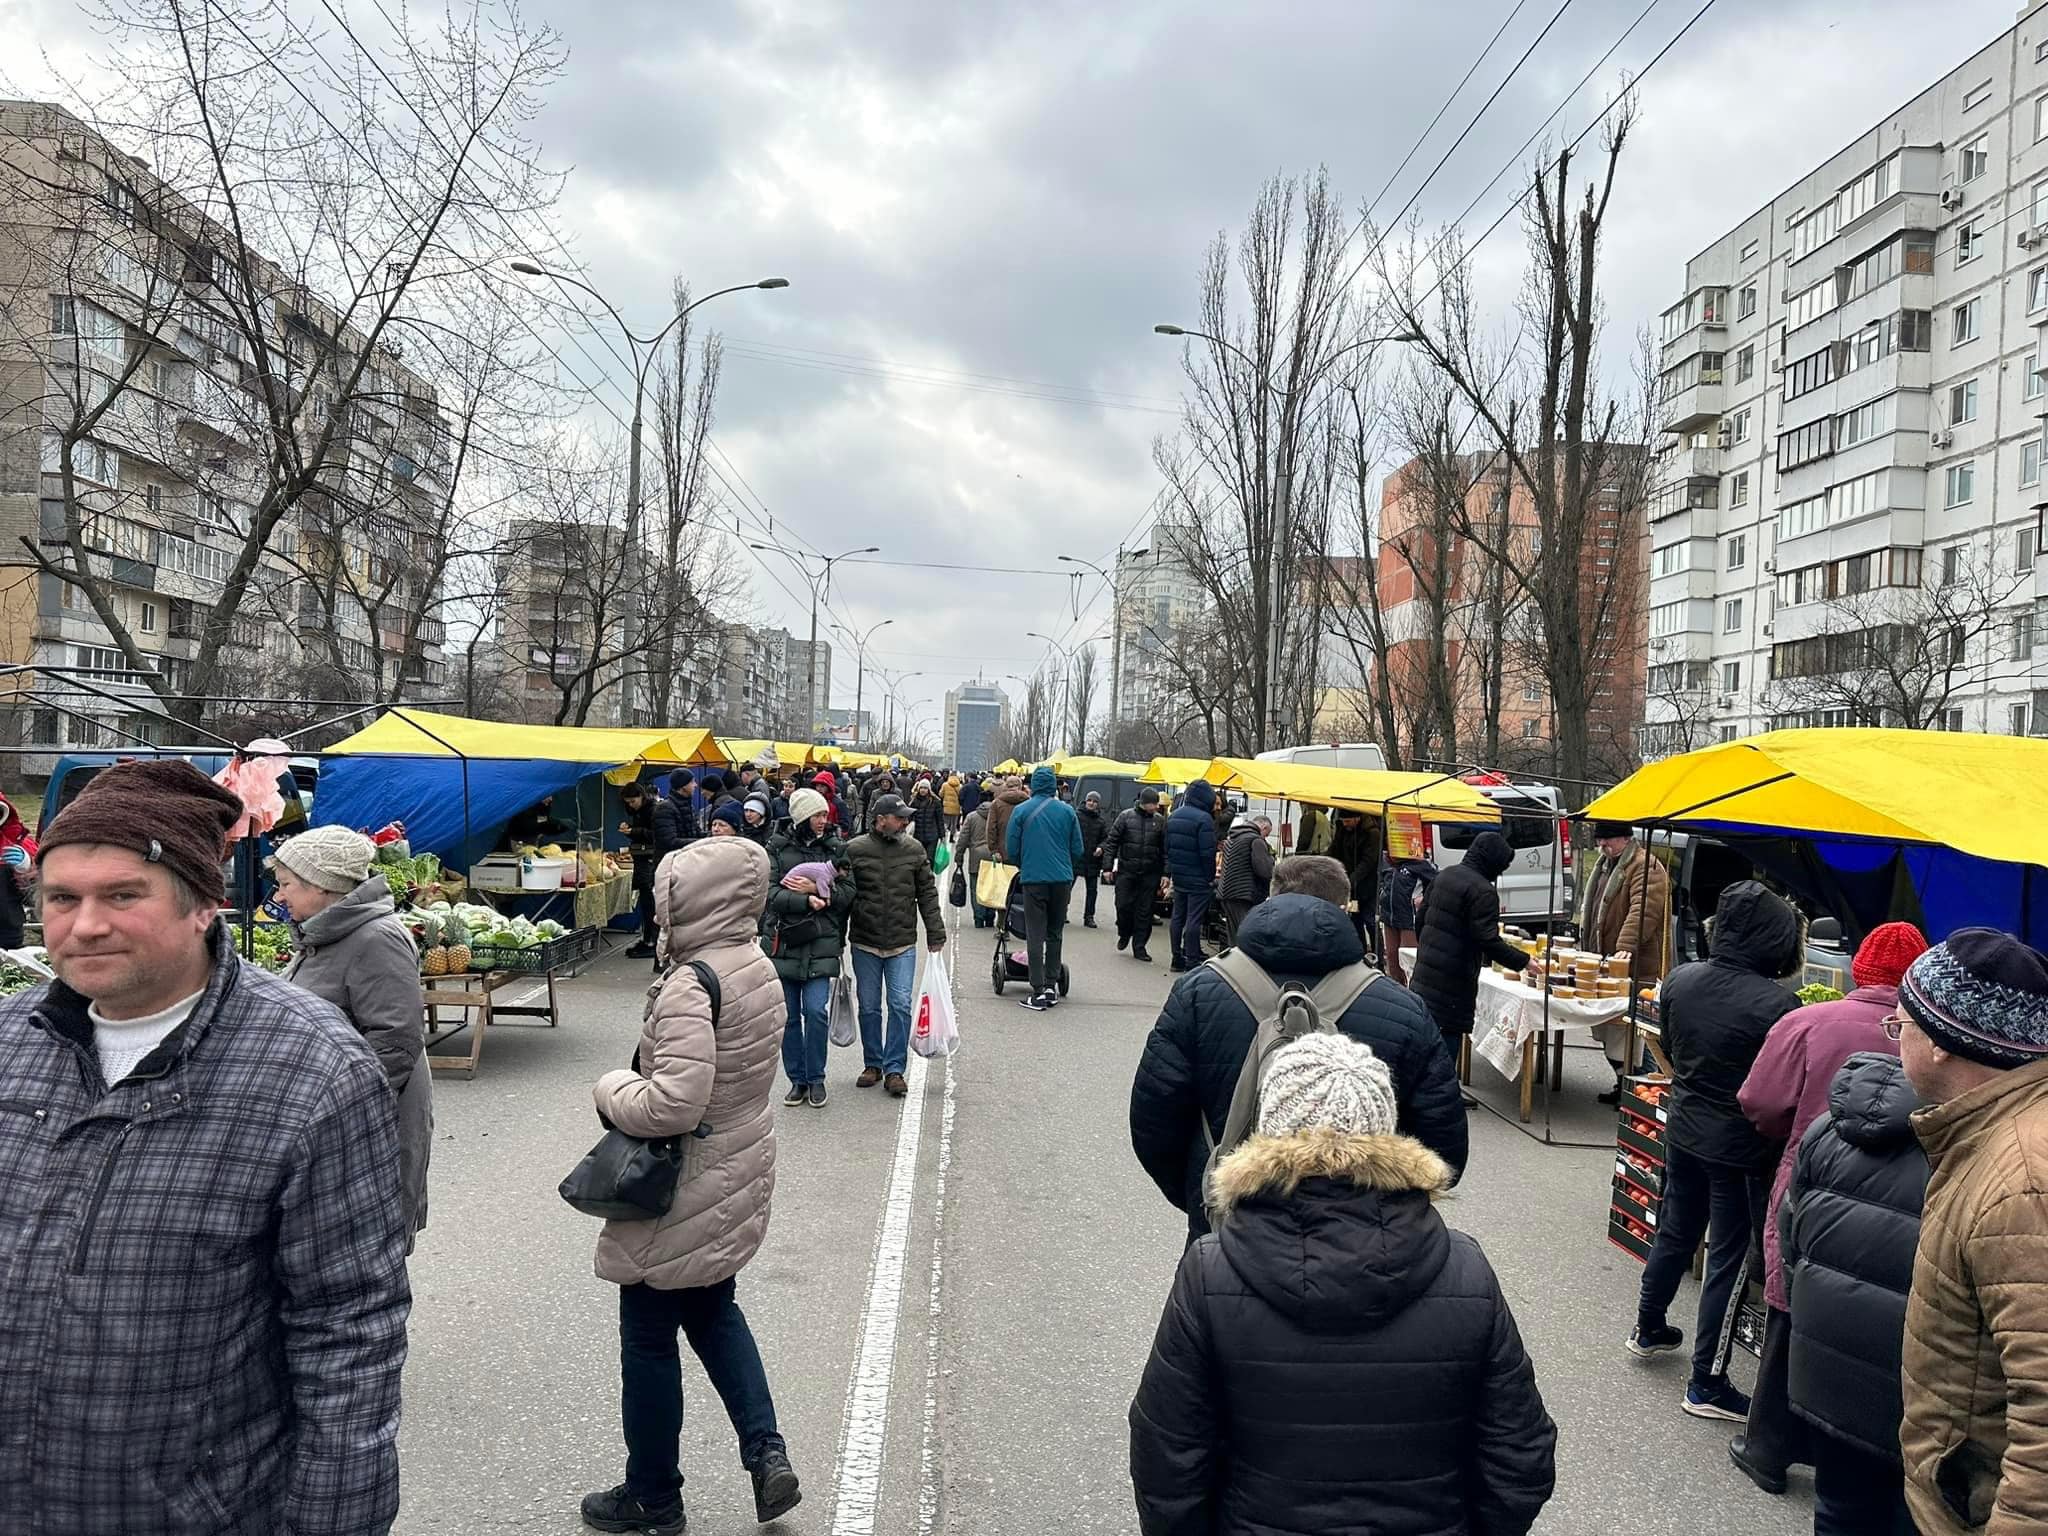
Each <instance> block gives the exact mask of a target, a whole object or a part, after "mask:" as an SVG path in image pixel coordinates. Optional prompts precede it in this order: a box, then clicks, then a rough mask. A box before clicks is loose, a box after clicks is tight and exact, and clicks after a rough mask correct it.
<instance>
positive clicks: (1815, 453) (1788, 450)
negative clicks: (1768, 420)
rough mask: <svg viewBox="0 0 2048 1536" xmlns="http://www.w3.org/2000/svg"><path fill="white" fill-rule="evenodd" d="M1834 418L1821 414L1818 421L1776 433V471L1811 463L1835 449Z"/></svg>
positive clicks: (1781, 471)
mask: <svg viewBox="0 0 2048 1536" xmlns="http://www.w3.org/2000/svg"><path fill="white" fill-rule="evenodd" d="M1834 424H1835V418H1834V417H1832V416H1823V417H1821V419H1820V420H1819V421H1811V422H1808V423H1807V424H1806V425H1805V426H1803V427H1794V428H1793V429H1792V430H1791V431H1790V432H1782V433H1780V434H1779V435H1778V473H1780V474H1783V473H1784V472H1785V471H1786V470H1788V469H1797V468H1798V467H1799V466H1800V465H1802V464H1811V463H1813V461H1814V460H1816V459H1824V458H1826V457H1827V456H1828V455H1829V454H1831V453H1833V452H1834V451H1835V445H1834V433H1833V430H1832V429H1833V427H1834Z"/></svg>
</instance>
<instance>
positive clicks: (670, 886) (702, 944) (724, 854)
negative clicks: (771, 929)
mask: <svg viewBox="0 0 2048 1536" xmlns="http://www.w3.org/2000/svg"><path fill="white" fill-rule="evenodd" d="M658 882H659V883H658V885H657V887H656V889H655V893H654V902H655V918H656V921H658V922H659V923H660V924H661V926H662V927H663V928H664V929H666V930H667V931H668V942H669V949H670V951H671V952H672V953H674V954H677V955H693V954H696V953H698V952H699V951H701V950H706V949H715V948H717V947H719V946H721V945H727V944H747V945H751V944H752V943H753V942H754V936H755V934H756V933H757V932H758V931H759V930H760V924H761V908H762V906H763V905H764V904H765V903H766V902H767V899H768V852H767V850H766V849H765V848H763V847H762V846H761V845H760V844H759V843H757V842H755V841H754V840H753V839H752V838H749V837H707V838H703V839H700V840H699V841H697V842H694V843H692V844H690V846H689V847H687V848H685V849H683V850H682V852H680V853H678V854H676V855H674V856H673V857H671V858H668V859H664V860H663V861H662V865H661V870H660V873H659V876H658Z"/></svg>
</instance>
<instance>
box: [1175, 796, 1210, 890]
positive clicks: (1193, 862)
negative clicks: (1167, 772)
mask: <svg viewBox="0 0 2048 1536" xmlns="http://www.w3.org/2000/svg"><path fill="white" fill-rule="evenodd" d="M1215 808H1216V786H1215V785H1213V784H1211V783H1209V782H1208V781H1207V780H1206V779H1197V780H1196V781H1195V782H1194V783H1192V784H1190V785H1189V786H1188V788H1187V793H1186V794H1184V795H1182V796H1181V802H1180V804H1179V805H1177V806H1175V807H1174V808H1173V814H1172V815H1170V816H1168V817H1167V818H1166V874H1167V878H1168V879H1170V880H1172V881H1173V883H1174V887H1175V888H1176V889H1178V890H1183V891H1206V890H1209V889H1210V888H1212V887H1213V886H1214V885H1215V884H1216V819H1215V816H1214V814H1213V813H1214V811H1215Z"/></svg>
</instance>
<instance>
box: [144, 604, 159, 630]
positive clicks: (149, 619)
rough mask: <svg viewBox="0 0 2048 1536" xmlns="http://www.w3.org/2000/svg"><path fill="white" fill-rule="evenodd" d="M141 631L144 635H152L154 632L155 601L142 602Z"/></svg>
mask: <svg viewBox="0 0 2048 1536" xmlns="http://www.w3.org/2000/svg"><path fill="white" fill-rule="evenodd" d="M142 632H143V633H144V634H145V635H153V634H155V633H156V604H155V603H144V604H143V605H142Z"/></svg>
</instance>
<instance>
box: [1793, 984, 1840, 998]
mask: <svg viewBox="0 0 2048 1536" xmlns="http://www.w3.org/2000/svg"><path fill="white" fill-rule="evenodd" d="M1793 996H1795V997H1797V998H1798V999H1799V1001H1800V1002H1802V1003H1837V1002H1840V1001H1841V1000H1842V992H1841V988H1839V987H1831V986H1829V985H1828V984H1827V983H1826V982H1824V981H1809V982H1808V983H1807V984H1806V985H1805V986H1803V987H1801V988H1800V989H1799V990H1798V991H1797V992H1795V993H1794V994H1793Z"/></svg>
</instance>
